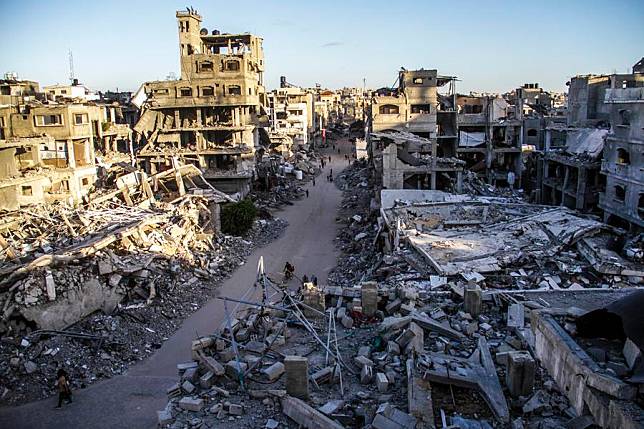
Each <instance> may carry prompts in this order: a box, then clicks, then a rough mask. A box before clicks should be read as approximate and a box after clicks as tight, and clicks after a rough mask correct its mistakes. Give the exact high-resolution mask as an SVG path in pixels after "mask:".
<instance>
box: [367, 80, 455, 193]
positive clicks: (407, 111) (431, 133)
mask: <svg viewBox="0 0 644 429" xmlns="http://www.w3.org/2000/svg"><path fill="white" fill-rule="evenodd" d="M455 82H456V78H455V77H451V76H440V75H438V72H437V71H436V70H422V69H421V70H415V71H409V70H404V69H403V70H401V71H400V72H399V74H398V87H397V88H395V89H381V90H378V91H376V92H375V93H374V97H373V98H372V100H371V111H370V115H369V121H368V123H369V125H368V127H369V129H370V130H371V131H373V132H375V133H378V134H376V135H377V136H379V137H382V134H383V133H386V132H396V131H398V132H401V131H402V132H407V133H411V134H413V135H416V136H418V137H421V138H423V139H426V141H425V142H424V143H422V144H416V145H413V148H412V152H413V153H415V154H416V157H417V158H427V159H433V160H435V161H439V160H440V159H442V158H444V161H447V162H442V161H441V162H438V163H440V164H442V166H443V167H442V168H438V166H437V163H436V162H430V163H426V165H425V167H424V168H423V169H414V168H407V171H405V168H397V166H398V165H401V166H402V164H401V163H399V162H398V161H397V160H396V158H393V161H395V162H392V163H387V164H385V162H384V159H385V158H390V156H387V155H385V152H386V151H388V153H389V155H391V154H393V153H394V152H396V153H397V152H398V149H396V146H393V147H391V148H388V140H387V139H381V138H378V139H376V140H374V139H371V140H370V155H371V157H372V159H373V160H374V163H377V164H382V167H379V166H378V167H376V168H377V169H378V170H380V171H382V174H383V186H385V187H388V188H390V189H403V188H412V189H442V188H443V186H445V185H444V184H441V183H440V182H441V180H440V177H443V176H444V175H443V174H442V173H444V172H445V173H447V172H453V173H456V172H457V171H461V170H462V167H460V166H458V167H454V168H447V169H445V166H446V165H447V164H449V163H450V162H449V160H450V159H451V160H454V159H455V157H456V155H457V152H456V150H457V142H458V134H457V131H458V124H457V113H456V107H455V106H456V92H455ZM445 85H448V88H449V90H448V92H447V94H446V95H442V94H439V93H438V88H439V87H443V86H445ZM376 135H374V136H376ZM407 152H409V148H408V149H407ZM400 161H402V163H404V164H407V165H411V166H412V167H413V166H414V164H415V161H414V160H413V159H411V158H407V159H400ZM452 164H454V163H452ZM388 168H394V169H397V171H395V172H394V171H391V172H390V171H387V169H388ZM385 182H386V184H385Z"/></svg>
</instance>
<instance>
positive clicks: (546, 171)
mask: <svg viewBox="0 0 644 429" xmlns="http://www.w3.org/2000/svg"><path fill="white" fill-rule="evenodd" d="M641 82H642V75H641V74H639V75H638V74H621V75H620V74H614V75H600V76H597V75H583V76H576V77H573V78H572V79H571V80H570V85H569V94H568V109H567V123H566V124H565V125H563V124H561V123H557V122H550V123H548V124H547V126H546V129H545V137H544V153H543V158H542V166H541V167H540V174H541V191H540V197H539V200H540V201H541V202H543V203H545V204H553V205H562V206H566V207H570V208H574V209H577V210H581V211H586V212H591V211H597V210H598V205H599V195H600V193H602V192H604V190H605V187H606V178H605V177H604V176H603V175H602V174H600V170H601V166H602V158H603V156H604V155H603V154H604V145H605V141H606V136H607V135H608V133H609V129H611V127H612V126H613V125H614V124H613V123H612V121H613V120H618V121H621V119H619V114H618V112H617V114H615V115H612V117H611V112H610V110H611V103H610V102H609V103H607V102H606V96H607V95H606V94H607V92H608V93H610V91H612V90H613V89H619V88H620V87H622V88H634V87H637V86H638V85H641ZM635 91H637V89H635ZM618 123H619V122H618ZM638 133H639V135H640V136H641V130H637V129H634V134H633V137H634V138H635V139H637V137H636V136H637V134H638ZM612 159H616V158H615V157H613V158H612ZM613 162H614V161H613ZM613 188H614V186H613ZM613 191H614V189H613ZM618 192H619V190H618ZM635 199H636V197H635ZM635 199H634V200H633V201H635ZM631 204H633V203H631Z"/></svg>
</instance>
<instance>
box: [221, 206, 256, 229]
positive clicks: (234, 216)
mask: <svg viewBox="0 0 644 429" xmlns="http://www.w3.org/2000/svg"><path fill="white" fill-rule="evenodd" d="M256 217H257V208H256V207H255V204H253V202H252V201H251V200H250V199H248V198H247V199H245V200H242V201H239V202H237V203H230V204H226V205H225V206H223V208H222V210H221V230H222V232H223V233H224V234H231V235H242V234H244V233H245V232H246V231H248V230H249V229H250V228H251V227H252V226H253V222H255V218H256Z"/></svg>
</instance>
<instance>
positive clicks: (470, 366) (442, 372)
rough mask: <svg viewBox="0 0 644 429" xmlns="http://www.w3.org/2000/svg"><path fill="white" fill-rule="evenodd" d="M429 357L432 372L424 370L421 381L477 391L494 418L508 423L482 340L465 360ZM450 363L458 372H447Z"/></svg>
mask: <svg viewBox="0 0 644 429" xmlns="http://www.w3.org/2000/svg"><path fill="white" fill-rule="evenodd" d="M431 357H432V362H434V369H431V370H428V371H426V372H425V373H424V375H423V378H427V379H428V380H430V381H436V382H439V383H443V384H454V385H456V386H461V387H467V388H475V389H478V390H479V391H480V393H481V396H483V399H485V402H487V404H488V405H489V407H490V409H491V410H492V412H493V413H494V415H495V417H496V418H497V419H498V420H500V421H501V422H504V423H509V422H510V411H509V409H508V404H507V402H506V400H505V395H504V394H503V390H502V389H501V383H500V382H499V378H498V376H497V373H496V368H495V366H494V362H493V361H492V356H491V355H490V350H489V347H488V345H487V341H486V340H485V338H483V337H480V338H479V340H478V347H477V348H476V350H474V353H472V355H471V356H470V357H469V358H467V359H465V358H459V357H456V356H448V355H442V354H440V353H431ZM449 363H456V364H459V367H460V371H450V370H449V369H448V367H447V365H448V364H449Z"/></svg>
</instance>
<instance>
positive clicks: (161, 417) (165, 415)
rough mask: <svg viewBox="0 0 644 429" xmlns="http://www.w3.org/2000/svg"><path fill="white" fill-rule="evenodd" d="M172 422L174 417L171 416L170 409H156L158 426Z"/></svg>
mask: <svg viewBox="0 0 644 429" xmlns="http://www.w3.org/2000/svg"><path fill="white" fill-rule="evenodd" d="M173 422H174V417H172V413H171V412H170V410H168V409H165V410H161V411H157V423H158V424H159V426H160V427H163V426H166V425H169V424H172V423H173Z"/></svg>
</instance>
